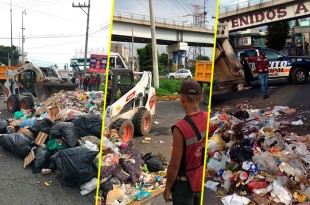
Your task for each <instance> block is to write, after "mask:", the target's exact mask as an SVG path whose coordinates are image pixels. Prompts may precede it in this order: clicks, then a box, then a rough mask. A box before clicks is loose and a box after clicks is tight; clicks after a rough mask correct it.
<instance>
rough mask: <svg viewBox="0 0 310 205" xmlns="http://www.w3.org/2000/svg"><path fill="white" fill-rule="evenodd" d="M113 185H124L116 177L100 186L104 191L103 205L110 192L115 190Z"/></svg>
mask: <svg viewBox="0 0 310 205" xmlns="http://www.w3.org/2000/svg"><path fill="white" fill-rule="evenodd" d="M113 185H122V182H121V181H120V180H118V179H117V178H116V177H110V178H108V179H107V180H106V181H105V182H103V183H101V184H100V188H101V190H102V196H103V198H104V202H103V204H105V202H106V199H107V195H108V193H109V191H111V190H113Z"/></svg>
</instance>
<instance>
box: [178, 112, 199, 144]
mask: <svg viewBox="0 0 310 205" xmlns="http://www.w3.org/2000/svg"><path fill="white" fill-rule="evenodd" d="M183 119H184V120H185V121H186V122H187V123H188V124H189V125H190V126H191V128H192V129H193V131H194V132H195V134H196V137H197V139H198V141H201V140H202V137H201V134H200V132H199V130H198V128H197V126H196V125H195V123H194V122H193V120H192V119H191V118H190V117H189V116H188V115H186V116H185V117H184V118H183Z"/></svg>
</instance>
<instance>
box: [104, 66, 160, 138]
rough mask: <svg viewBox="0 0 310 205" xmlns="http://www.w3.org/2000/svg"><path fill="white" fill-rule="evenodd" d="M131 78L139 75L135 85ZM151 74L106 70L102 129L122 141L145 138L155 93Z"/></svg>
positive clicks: (149, 123)
mask: <svg viewBox="0 0 310 205" xmlns="http://www.w3.org/2000/svg"><path fill="white" fill-rule="evenodd" d="M135 75H142V76H141V79H140V81H139V82H138V83H137V84H135V78H134V76H135ZM151 84H152V74H151V72H147V71H144V72H140V73H134V72H133V71H132V70H130V69H126V68H110V69H109V81H108V88H107V89H108V92H107V101H106V104H107V105H108V107H107V109H106V117H105V123H104V124H105V127H106V128H109V129H116V130H117V131H118V134H119V136H120V138H121V139H122V141H123V142H125V143H127V142H129V141H130V140H132V138H133V135H134V133H135V134H136V135H147V134H148V133H149V132H150V130H151V126H152V118H153V117H154V115H155V107H156V93H155V88H153V87H152V85H151Z"/></svg>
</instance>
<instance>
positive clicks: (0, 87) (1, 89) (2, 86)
mask: <svg viewBox="0 0 310 205" xmlns="http://www.w3.org/2000/svg"><path fill="white" fill-rule="evenodd" d="M3 89H4V85H3V84H2V83H0V95H2V94H3Z"/></svg>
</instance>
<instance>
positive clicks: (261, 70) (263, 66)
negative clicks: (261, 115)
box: [246, 52, 270, 99]
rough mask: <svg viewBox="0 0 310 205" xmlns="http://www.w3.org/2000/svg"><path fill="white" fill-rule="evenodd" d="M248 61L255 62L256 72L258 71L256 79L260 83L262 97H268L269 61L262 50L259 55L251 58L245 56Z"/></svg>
mask: <svg viewBox="0 0 310 205" xmlns="http://www.w3.org/2000/svg"><path fill="white" fill-rule="evenodd" d="M246 60H248V61H249V62H253V63H255V69H256V72H257V73H258V79H259V82H260V85H261V90H262V93H263V98H264V99H266V98H269V96H268V85H267V81H268V77H269V74H268V68H269V67H270V63H269V60H268V58H266V57H265V53H264V52H260V53H259V56H256V57H252V58H246Z"/></svg>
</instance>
